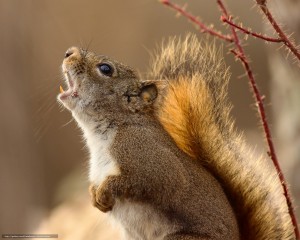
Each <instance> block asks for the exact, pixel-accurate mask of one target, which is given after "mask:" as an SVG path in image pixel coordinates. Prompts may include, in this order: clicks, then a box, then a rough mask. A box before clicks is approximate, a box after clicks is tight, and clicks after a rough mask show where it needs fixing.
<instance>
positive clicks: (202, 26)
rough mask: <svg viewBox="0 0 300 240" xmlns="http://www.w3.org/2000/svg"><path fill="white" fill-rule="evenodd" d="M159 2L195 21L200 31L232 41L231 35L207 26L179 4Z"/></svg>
mask: <svg viewBox="0 0 300 240" xmlns="http://www.w3.org/2000/svg"><path fill="white" fill-rule="evenodd" d="M161 2H162V3H163V4H164V5H166V6H168V7H170V8H172V9H174V10H176V11H177V12H179V13H180V14H182V15H183V16H185V17H186V18H188V19H189V20H190V21H192V22H193V23H195V24H196V25H197V26H198V27H199V28H200V29H201V31H202V32H205V33H208V34H210V35H212V36H215V37H218V38H220V39H222V40H225V41H228V42H233V39H232V37H231V36H228V35H224V34H222V33H220V32H218V31H216V30H214V29H212V28H209V27H207V26H206V25H205V24H204V23H202V22H201V21H199V20H198V19H197V18H196V17H195V16H194V15H192V14H190V13H188V12H187V11H185V9H183V8H182V7H180V6H179V5H177V4H174V3H172V2H170V1H169V0H161Z"/></svg>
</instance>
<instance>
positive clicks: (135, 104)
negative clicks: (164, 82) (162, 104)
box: [57, 47, 158, 123]
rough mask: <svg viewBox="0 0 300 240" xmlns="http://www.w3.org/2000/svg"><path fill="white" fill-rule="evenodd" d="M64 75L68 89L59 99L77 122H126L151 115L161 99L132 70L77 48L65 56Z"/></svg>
mask: <svg viewBox="0 0 300 240" xmlns="http://www.w3.org/2000/svg"><path fill="white" fill-rule="evenodd" d="M62 71H63V74H64V77H65V80H66V85H67V87H68V89H67V90H66V91H64V90H63V88H62V87H60V90H61V93H60V94H59V95H58V97H57V98H58V101H59V102H61V103H62V104H63V106H64V107H66V108H67V109H69V110H70V111H71V112H72V114H73V116H74V117H75V118H76V120H80V121H82V120H83V119H85V121H87V119H90V120H91V121H97V119H98V120H103V119H106V120H107V119H108V120H109V121H110V122H115V123H118V122H122V121H123V122H124V121H126V119H127V120H128V119H129V120H130V119H131V118H132V119H133V118H134V116H137V115H145V114H149V113H150V112H152V110H153V106H154V102H155V100H156V98H157V96H158V88H157V86H156V84H155V82H153V81H142V80H141V79H140V78H139V76H138V74H137V73H136V71H134V70H133V69H132V68H131V67H129V66H126V65H124V64H122V63H120V62H118V61H115V60H112V59H110V58H108V57H106V56H103V55H97V54H95V53H92V52H88V51H86V50H83V49H80V48H77V47H72V48H70V49H69V50H68V51H67V52H66V54H65V58H64V60H63V64H62Z"/></svg>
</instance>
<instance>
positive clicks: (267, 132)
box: [217, 0, 300, 240]
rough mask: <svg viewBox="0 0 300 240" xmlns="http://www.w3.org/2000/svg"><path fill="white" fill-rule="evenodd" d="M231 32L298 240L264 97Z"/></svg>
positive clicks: (227, 15) (223, 10)
mask: <svg viewBox="0 0 300 240" xmlns="http://www.w3.org/2000/svg"><path fill="white" fill-rule="evenodd" d="M257 1H258V2H260V3H264V4H265V1H263V0H257ZM217 3H218V5H219V7H220V9H221V11H222V12H223V14H224V15H225V17H226V18H227V19H230V18H231V17H230V16H229V14H228V12H227V10H226V7H225V5H224V3H223V0H217ZM265 9H267V7H265ZM275 23H276V22H275ZM231 30H232V34H233V39H234V42H235V45H236V47H237V49H238V52H236V51H234V50H233V51H232V52H233V53H234V54H235V55H236V56H237V57H238V58H239V59H240V60H241V62H242V63H243V65H244V68H245V70H246V72H247V75H248V78H249V81H250V85H251V87H252V91H253V93H254V96H255V99H256V102H257V105H258V111H259V114H260V119H261V122H262V125H263V129H264V132H265V137H266V140H267V143H268V147H269V151H268V154H269V156H270V157H271V159H272V162H273V164H274V166H275V168H276V171H277V173H278V177H279V179H280V182H281V185H282V188H283V191H284V196H285V198H286V202H287V205H288V209H289V214H290V216H291V220H292V223H293V226H294V232H295V236H296V239H297V240H298V239H300V236H299V229H298V224H297V219H296V214H295V211H294V208H293V204H292V201H291V197H290V194H289V191H288V188H287V185H286V181H285V177H284V175H283V173H282V170H281V167H280V165H279V162H278V158H277V154H276V151H275V148H274V143H273V140H272V135H271V131H270V127H269V124H268V121H267V119H266V111H265V107H264V104H263V100H262V97H261V96H262V95H261V94H260V92H259V90H258V87H257V84H256V81H255V78H254V75H253V72H252V70H251V68H250V65H249V60H248V58H247V57H246V55H245V52H244V49H243V48H242V46H241V43H240V39H239V37H238V35H237V34H236V28H235V26H231ZM280 37H281V38H283V39H284V38H286V36H285V35H284V37H283V36H281V35H280Z"/></svg>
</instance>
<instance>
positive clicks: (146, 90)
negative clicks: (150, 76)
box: [140, 83, 158, 103]
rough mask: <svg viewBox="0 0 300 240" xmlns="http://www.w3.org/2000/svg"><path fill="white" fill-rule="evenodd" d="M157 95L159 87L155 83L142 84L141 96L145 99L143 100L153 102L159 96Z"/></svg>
mask: <svg viewBox="0 0 300 240" xmlns="http://www.w3.org/2000/svg"><path fill="white" fill-rule="evenodd" d="M157 95H158V89H157V86H156V85H155V84H154V83H151V84H147V85H144V86H142V88H141V92H140V98H141V99H142V100H143V102H146V103H152V102H153V101H154V100H155V99H156V98H157Z"/></svg>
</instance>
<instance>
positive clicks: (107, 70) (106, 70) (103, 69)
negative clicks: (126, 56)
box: [98, 63, 113, 77]
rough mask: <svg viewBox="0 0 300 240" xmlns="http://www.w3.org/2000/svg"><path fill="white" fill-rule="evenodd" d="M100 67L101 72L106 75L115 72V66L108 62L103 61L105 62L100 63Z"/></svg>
mask: <svg viewBox="0 0 300 240" xmlns="http://www.w3.org/2000/svg"><path fill="white" fill-rule="evenodd" d="M98 68H99V70H100V72H101V73H102V74H104V75H106V76H109V77H110V76H112V74H113V68H112V67H111V66H110V65H108V64H107V63H103V64H99V65H98Z"/></svg>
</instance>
